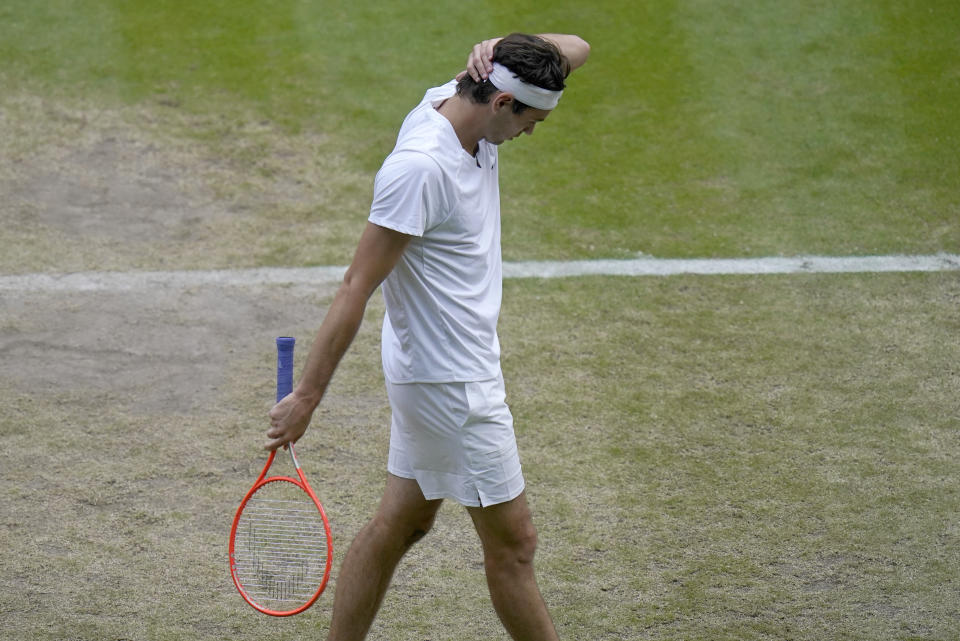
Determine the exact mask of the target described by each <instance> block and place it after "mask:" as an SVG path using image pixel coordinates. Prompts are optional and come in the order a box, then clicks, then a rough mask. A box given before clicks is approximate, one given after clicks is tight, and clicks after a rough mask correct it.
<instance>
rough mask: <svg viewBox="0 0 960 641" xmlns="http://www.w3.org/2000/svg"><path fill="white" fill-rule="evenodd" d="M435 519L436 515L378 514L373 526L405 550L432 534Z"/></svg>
mask: <svg viewBox="0 0 960 641" xmlns="http://www.w3.org/2000/svg"><path fill="white" fill-rule="evenodd" d="M435 517H436V514H435V513H423V514H393V515H384V514H378V515H376V516H375V517H374V519H373V523H372V525H373V527H375V528H377V529H378V530H379V531H380V532H382V533H383V534H384V535H386V536H387V537H388V538H390V539H392V540H393V541H395V542H397V543H398V544H399V545H401V546H402V547H403V548H404V549H407V548H410V547H412V546H413V545H414V544H415V543H417V542H418V541H420V540H421V539H423V537H425V536H426V535H427V533H428V532H430V530H431V529H432V528H433V522H434V519H435Z"/></svg>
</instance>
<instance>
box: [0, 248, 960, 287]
mask: <svg viewBox="0 0 960 641" xmlns="http://www.w3.org/2000/svg"><path fill="white" fill-rule="evenodd" d="M346 269H347V268H346V267H261V268H254V269H219V270H192V271H129V272H118V271H114V272H110V271H106V272H74V273H68V274H22V275H17V276H0V291H13V292H83V291H124V290H144V289H150V288H153V287H167V288H169V287H173V288H189V287H196V286H208V285H213V286H239V287H247V286H252V285H309V284H318V283H331V282H337V281H339V280H341V279H342V278H343V274H344V272H345V271H346ZM956 270H960V254H935V255H929V256H797V257H792V258H782V257H771V258H693V259H682V258H636V259H631V260H574V261H526V262H514V263H504V265H503V275H504V277H505V278H565V277H570V276H674V275H679V274H702V275H737V274H741V275H742V274H839V273H874V272H942V271H956Z"/></svg>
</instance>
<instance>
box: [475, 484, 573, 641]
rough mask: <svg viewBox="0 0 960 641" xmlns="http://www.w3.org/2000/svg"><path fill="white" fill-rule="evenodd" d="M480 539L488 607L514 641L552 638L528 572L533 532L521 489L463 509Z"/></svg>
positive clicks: (534, 543) (533, 579) (551, 628)
mask: <svg viewBox="0 0 960 641" xmlns="http://www.w3.org/2000/svg"><path fill="white" fill-rule="evenodd" d="M467 509H468V511H469V512H470V516H471V517H472V518H473V523H474V525H475V526H476V528H477V534H479V535H480V541H481V543H483V559H484V567H485V569H486V572H487V585H488V586H489V588H490V598H491V599H492V600H493V607H494V609H495V610H496V611H497V615H498V616H499V617H500V621H501V622H503V626H504V627H505V628H506V629H507V632H509V633H510V636H511V637H512V638H513V639H514V640H515V641H557V631H556V629H555V628H554V626H553V621H552V620H551V619H550V613H549V612H548V611H547V606H546V604H545V603H544V601H543V597H542V596H541V595H540V588H539V587H538V586H537V579H536V576H535V575H534V571H533V555H534V552H535V551H536V547H537V531H536V529H535V528H534V526H533V520H532V519H531V516H530V508H529V507H528V506H527V499H526V495H525V494H521V495H520V496H518V497H517V498H516V499H514V500H512V501H510V502H508V503H501V504H499V505H493V506H490V507H486V508H467Z"/></svg>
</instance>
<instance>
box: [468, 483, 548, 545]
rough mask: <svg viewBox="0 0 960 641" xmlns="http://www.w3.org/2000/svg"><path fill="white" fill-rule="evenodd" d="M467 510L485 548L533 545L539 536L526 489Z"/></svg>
mask: <svg viewBox="0 0 960 641" xmlns="http://www.w3.org/2000/svg"><path fill="white" fill-rule="evenodd" d="M467 511H468V512H469V513H470V517H471V518H472V519H473V524H474V526H475V527H476V529H477V534H478V535H479V536H480V541H481V542H482V543H483V546H484V549H486V550H488V551H493V550H496V549H502V548H515V547H518V546H530V545H531V543H533V542H534V541H535V540H536V536H537V532H536V529H535V528H534V525H533V518H532V516H531V514H530V507H529V505H528V504H527V495H526V492H521V493H520V495H519V496H517V497H516V498H515V499H513V500H511V501H507V502H505V503H498V504H496V505H491V506H488V507H468V508H467Z"/></svg>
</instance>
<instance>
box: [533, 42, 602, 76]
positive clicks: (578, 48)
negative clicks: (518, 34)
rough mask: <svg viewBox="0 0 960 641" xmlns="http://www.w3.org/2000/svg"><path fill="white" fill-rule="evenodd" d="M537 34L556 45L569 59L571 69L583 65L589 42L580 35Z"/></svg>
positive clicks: (588, 49) (587, 54)
mask: <svg viewBox="0 0 960 641" xmlns="http://www.w3.org/2000/svg"><path fill="white" fill-rule="evenodd" d="M537 35H539V36H540V37H541V38H543V39H544V40H549V41H550V42H552V43H553V44H555V45H557V48H558V49H559V50H560V53H562V54H563V55H564V57H566V59H567V60H569V61H570V70H571V71H573V70H574V69H576V68H577V67H581V66H583V63H585V62H586V61H587V57H588V56H589V55H590V44H589V43H588V42H587V41H586V40H584V39H583V38H581V37H580V36H575V35H572V34H564V33H541V34H537Z"/></svg>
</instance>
